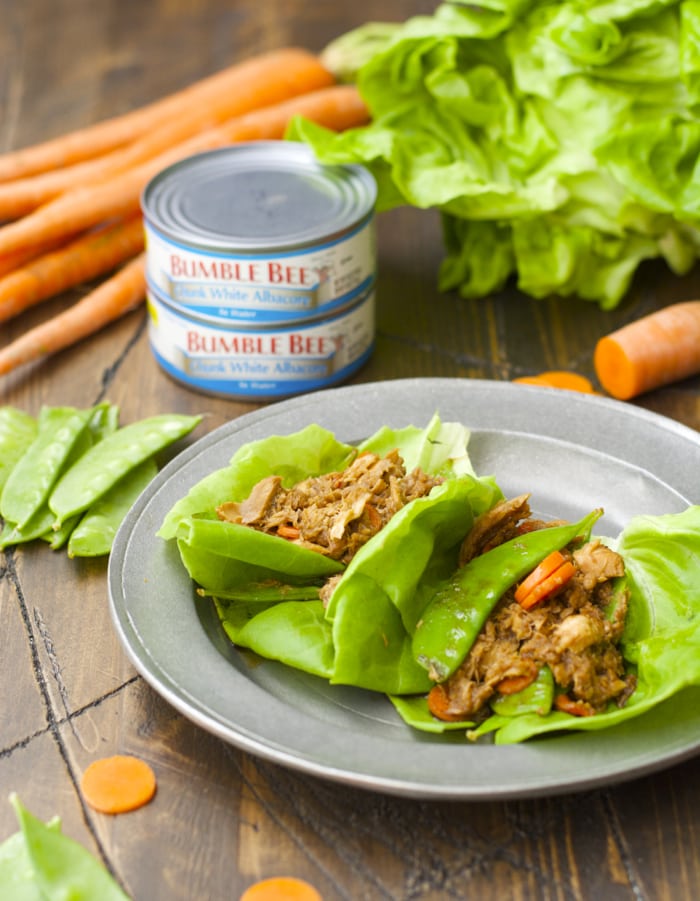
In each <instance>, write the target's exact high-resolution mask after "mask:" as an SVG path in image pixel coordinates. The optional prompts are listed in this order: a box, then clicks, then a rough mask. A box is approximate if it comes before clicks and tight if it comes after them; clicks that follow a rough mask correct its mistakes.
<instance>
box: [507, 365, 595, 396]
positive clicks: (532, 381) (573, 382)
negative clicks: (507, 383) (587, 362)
mask: <svg viewBox="0 0 700 901" xmlns="http://www.w3.org/2000/svg"><path fill="white" fill-rule="evenodd" d="M513 381H514V382H517V383H518V384H521V385H542V386H544V387H545V388H563V389H566V390H568V391H580V392H582V393H583V394H595V388H594V387H593V384H592V383H591V381H590V379H587V378H586V377H585V375H580V374H579V373H578V372H569V371H568V370H566V369H548V370H546V371H545V372H538V373H537V374H536V375H523V376H519V377H518V378H515V379H513Z"/></svg>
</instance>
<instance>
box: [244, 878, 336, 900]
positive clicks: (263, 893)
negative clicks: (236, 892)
mask: <svg viewBox="0 0 700 901" xmlns="http://www.w3.org/2000/svg"><path fill="white" fill-rule="evenodd" d="M239 901H323V899H322V898H321V895H320V894H319V893H318V891H317V890H316V889H315V888H314V887H313V885H311V883H310V882H307V881H306V880H305V879H297V878H296V877H294V876H273V877H272V878H270V879H261V880H260V882H255V883H253V885H251V886H249V887H248V888H247V889H246V890H245V891H244V892H243V894H242V895H241V897H240V899H239Z"/></svg>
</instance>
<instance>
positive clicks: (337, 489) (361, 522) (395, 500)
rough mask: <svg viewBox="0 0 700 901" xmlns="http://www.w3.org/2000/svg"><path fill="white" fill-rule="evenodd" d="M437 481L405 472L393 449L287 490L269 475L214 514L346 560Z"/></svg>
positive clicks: (419, 473)
mask: <svg viewBox="0 0 700 901" xmlns="http://www.w3.org/2000/svg"><path fill="white" fill-rule="evenodd" d="M441 481H442V480H441V479H440V478H435V477H432V476H429V475H427V474H426V473H424V472H422V471H421V470H420V469H415V470H414V471H412V472H410V473H407V472H406V469H405V466H404V462H403V460H402V458H401V457H400V455H399V453H398V451H396V450H394V451H391V452H390V453H389V454H387V455H386V456H385V457H378V456H376V455H375V454H372V453H363V454H360V455H359V456H358V457H356V458H355V460H354V461H353V462H352V463H351V464H350V465H349V466H348V467H347V469H345V470H343V471H342V472H331V473H327V474H325V475H321V476H315V477H313V478H309V479H305V480H304V481H302V482H299V483H298V484H297V485H294V486H293V487H292V488H289V489H287V488H284V487H283V485H282V480H281V478H279V477H278V476H269V477H268V478H266V479H263V480H262V481H261V482H259V483H258V484H257V485H256V486H255V487H254V488H253V490H252V491H251V493H250V495H249V496H248V497H247V498H246V499H245V500H243V501H241V502H240V503H236V502H233V501H229V502H226V503H223V504H221V506H220V507H218V509H217V514H218V516H219V517H220V518H221V519H224V520H228V521H229V522H237V523H242V524H244V525H247V526H250V527H251V528H254V529H258V530H260V531H263V532H268V533H273V534H277V535H281V536H282V537H284V538H287V539H288V540H290V541H293V542H294V543H296V544H300V545H303V546H304V547H308V548H311V549H312V550H314V551H318V552H319V553H321V554H325V555H326V556H328V557H332V558H333V559H335V560H340V561H342V562H345V563H347V562H349V561H350V560H351V559H352V557H353V556H354V555H355V554H356V553H357V551H358V550H359V549H360V548H361V547H362V546H363V545H364V544H366V542H367V541H369V539H370V538H372V537H373V536H374V535H376V534H377V532H379V530H380V529H382V528H383V527H384V526H385V525H386V524H387V523H388V522H389V520H390V519H391V517H392V516H394V514H395V513H397V512H398V511H399V510H400V509H401V508H402V507H404V506H405V505H406V504H408V503H410V501H412V500H414V499H416V498H419V497H423V496H425V495H427V494H429V492H430V491H431V490H432V488H433V487H434V486H435V485H438V484H440V482H441Z"/></svg>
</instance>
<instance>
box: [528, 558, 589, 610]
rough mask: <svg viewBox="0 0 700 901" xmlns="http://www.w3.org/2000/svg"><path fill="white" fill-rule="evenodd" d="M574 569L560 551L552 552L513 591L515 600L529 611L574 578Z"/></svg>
mask: <svg viewBox="0 0 700 901" xmlns="http://www.w3.org/2000/svg"><path fill="white" fill-rule="evenodd" d="M575 572H576V569H575V567H574V565H573V563H571V562H570V561H569V560H567V559H566V557H564V555H563V554H562V553H561V552H560V551H552V553H551V554H548V555H547V556H546V557H545V558H544V560H543V561H542V562H541V563H540V564H539V565H538V566H536V567H535V568H534V569H533V571H532V572H531V573H530V575H529V576H527V577H526V578H525V579H523V581H522V582H521V583H520V584H519V585H518V587H517V588H516V589H515V600H516V601H517V602H518V603H519V604H520V606H521V607H522V608H523V609H525V610H529V609H530V608H531V607H534V606H535V604H539V603H540V601H543V600H544V599H545V598H546V597H548V596H549V595H551V594H553V593H554V592H555V591H558V590H559V589H560V588H562V587H563V586H564V585H566V583H567V582H568V581H569V580H570V579H571V578H572V577H573V576H574V574H575Z"/></svg>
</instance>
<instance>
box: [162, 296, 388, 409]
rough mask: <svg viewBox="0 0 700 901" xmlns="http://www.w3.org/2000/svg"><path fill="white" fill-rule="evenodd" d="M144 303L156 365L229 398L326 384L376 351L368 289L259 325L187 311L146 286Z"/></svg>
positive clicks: (261, 397) (274, 396)
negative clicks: (300, 315) (328, 307)
mask: <svg viewBox="0 0 700 901" xmlns="http://www.w3.org/2000/svg"><path fill="white" fill-rule="evenodd" d="M147 304H148V312H149V339H150V344H151V350H152V351H153V354H154V356H155V358H156V361H157V362H158V364H159V365H160V366H161V368H162V369H163V370H164V371H165V372H167V373H168V374H169V375H170V376H171V377H172V378H174V379H175V380H176V381H178V382H180V383H182V384H183V385H186V386H187V387H189V388H193V389H195V390H198V391H202V392H204V393H206V394H215V395H221V396H225V397H229V398H231V399H234V400H242V401H256V402H267V401H274V400H280V399H282V398H285V397H291V396H292V395H295V394H302V393H304V392H307V391H315V390H318V389H321V388H328V387H330V386H332V385H336V384H338V383H339V382H342V381H344V380H345V379H347V378H348V377H349V376H351V375H352V374H353V373H354V372H356V371H357V370H358V369H359V368H360V367H361V366H362V365H363V364H364V363H365V362H366V361H367V360H368V359H369V357H370V356H371V353H372V351H373V349H374V340H375V324H374V323H375V309H374V308H375V295H374V287H373V286H372V287H371V288H370V289H369V290H368V291H367V292H366V293H365V294H363V295H362V296H361V297H360V298H357V299H355V300H353V301H352V302H351V303H350V304H348V305H346V306H345V307H343V308H341V309H339V310H334V311H333V312H332V313H325V314H323V315H320V316H315V317H311V316H309V317H306V318H305V319H296V320H294V321H290V322H286V323H277V324H275V325H264V326H263V325H255V324H250V323H234V322H231V321H225V322H213V321H212V320H211V318H209V317H206V318H204V317H201V316H195V315H193V314H191V313H189V312H187V313H186V312H184V311H183V309H182V307H181V306H180V305H178V304H175V303H174V302H173V301H172V299H170V298H167V297H165V296H164V295H163V294H161V293H160V292H158V291H157V289H155V288H153V287H152V286H150V287H149V289H148V295H147Z"/></svg>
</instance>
